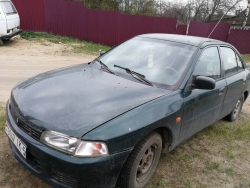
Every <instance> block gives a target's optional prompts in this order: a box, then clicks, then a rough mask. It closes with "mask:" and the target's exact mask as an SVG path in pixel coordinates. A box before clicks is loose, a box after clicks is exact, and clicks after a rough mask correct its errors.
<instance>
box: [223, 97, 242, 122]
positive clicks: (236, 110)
mask: <svg viewBox="0 0 250 188" xmlns="http://www.w3.org/2000/svg"><path fill="white" fill-rule="evenodd" d="M243 103H244V97H243V96H242V97H241V98H240V99H239V100H238V101H237V103H236V105H235V106H234V109H233V111H232V112H231V113H230V114H229V115H228V116H226V117H225V119H226V120H228V121H231V122H233V121H235V120H237V119H238V117H239V115H240V112H241V109H242V106H243Z"/></svg>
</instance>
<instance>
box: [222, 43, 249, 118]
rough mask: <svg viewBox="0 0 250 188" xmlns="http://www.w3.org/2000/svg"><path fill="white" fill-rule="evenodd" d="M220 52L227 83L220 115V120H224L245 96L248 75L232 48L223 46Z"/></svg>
mask: <svg viewBox="0 0 250 188" xmlns="http://www.w3.org/2000/svg"><path fill="white" fill-rule="evenodd" d="M220 52H221V58H222V62H223V65H224V71H225V77H226V82H227V94H226V97H225V101H224V105H223V108H222V112H221V115H220V118H223V117H225V116H227V115H228V114H230V113H231V112H232V110H233V109H234V107H235V104H236V103H237V101H238V100H239V99H240V98H241V96H242V95H243V92H244V91H243V90H244V89H245V88H246V79H247V75H246V71H245V67H244V64H243V63H242V61H241V60H240V58H239V56H238V55H237V53H235V51H234V50H233V49H232V48H230V47H227V46H221V47H220Z"/></svg>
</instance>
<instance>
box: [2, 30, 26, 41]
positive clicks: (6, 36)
mask: <svg viewBox="0 0 250 188" xmlns="http://www.w3.org/2000/svg"><path fill="white" fill-rule="evenodd" d="M22 32H23V31H22V30H21V29H19V30H18V31H16V32H13V33H10V34H9V35H3V36H1V38H2V39H11V38H13V37H14V36H16V35H19V34H20V33H22Z"/></svg>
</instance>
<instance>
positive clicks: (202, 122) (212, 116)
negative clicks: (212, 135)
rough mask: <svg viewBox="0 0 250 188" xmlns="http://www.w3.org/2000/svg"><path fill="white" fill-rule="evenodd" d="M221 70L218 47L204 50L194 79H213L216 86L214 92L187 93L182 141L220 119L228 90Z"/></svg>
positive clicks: (195, 90) (195, 70)
mask: <svg viewBox="0 0 250 188" xmlns="http://www.w3.org/2000/svg"><path fill="white" fill-rule="evenodd" d="M221 70H222V69H221V61H220V56H219V52H218V47H216V46H214V47H209V48H206V49H204V50H203V52H202V54H201V56H200V58H199V60H198V62H197V64H196V67H195V69H194V72H193V74H192V77H193V79H195V78H196V77H197V76H207V77H211V78H213V79H215V81H216V86H215V89H213V90H201V89H193V90H191V91H190V92H187V93H185V99H184V114H183V120H182V127H181V132H180V141H184V140H186V139H188V138H189V137H191V136H192V135H193V134H195V133H197V132H198V131H200V130H202V129H203V128H205V127H206V126H208V125H210V124H212V123H214V122H215V121H216V120H217V118H218V117H219V115H220V113H221V109H222V105H223V102H224V98H225V94H226V89H227V88H226V81H225V79H223V76H222V74H221V73H222V71H221Z"/></svg>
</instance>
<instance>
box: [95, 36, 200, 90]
mask: <svg viewBox="0 0 250 188" xmlns="http://www.w3.org/2000/svg"><path fill="white" fill-rule="evenodd" d="M195 49H196V47H194V46H191V45H186V44H182V43H176V42H171V41H164V40H158V39H149V38H143V37H136V38H133V39H131V40H128V41H127V42H125V43H123V44H121V45H119V46H118V47H116V48H114V49H113V50H111V51H110V52H108V53H106V54H104V55H103V56H101V57H100V58H99V59H100V60H101V61H102V62H103V63H105V64H106V65H107V66H108V67H109V68H110V69H112V70H113V71H115V72H118V73H123V74H128V71H127V73H126V70H124V69H121V68H119V67H117V65H118V66H122V67H124V68H128V69H130V70H132V71H135V72H138V73H140V74H142V75H144V76H145V78H146V79H147V80H149V81H151V82H152V83H154V85H157V84H158V85H159V84H160V85H167V86H173V85H174V84H176V83H177V82H178V81H179V80H180V79H181V78H182V75H183V74H184V71H185V70H186V67H187V66H188V62H189V61H190V59H191V57H192V55H193V54H194V52H195ZM114 65H116V66H114Z"/></svg>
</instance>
